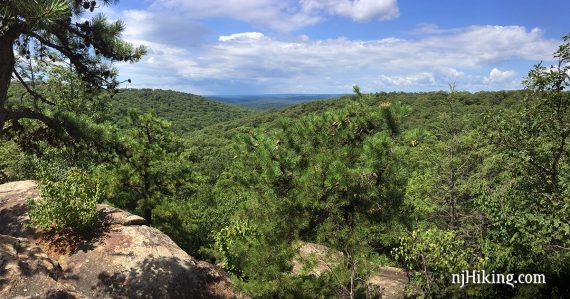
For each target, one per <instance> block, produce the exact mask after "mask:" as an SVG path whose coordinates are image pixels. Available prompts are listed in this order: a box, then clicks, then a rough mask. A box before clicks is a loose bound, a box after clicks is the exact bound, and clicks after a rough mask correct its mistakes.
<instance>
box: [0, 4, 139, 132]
mask: <svg viewBox="0 0 570 299" xmlns="http://www.w3.org/2000/svg"><path fill="white" fill-rule="evenodd" d="M112 2H116V1H110V0H99V1H84V0H34V1H20V0H3V1H1V2H0V136H4V135H6V134H7V133H9V132H10V131H15V130H16V131H17V130H21V128H22V126H21V125H20V122H21V120H22V119H33V120H35V121H39V122H40V123H42V124H43V125H45V126H47V127H49V128H51V129H53V130H61V129H66V128H65V122H64V121H62V120H61V119H59V118H58V117H57V116H54V115H50V113H48V112H47V111H46V110H49V109H50V107H53V106H54V105H55V103H54V102H53V100H52V99H51V98H50V97H49V96H48V95H44V94H42V93H41V92H40V91H39V90H37V87H38V86H39V85H41V84H42V83H43V82H41V80H38V78H37V77H38V76H40V75H41V72H42V70H38V69H37V66H38V65H39V64H42V63H44V64H45V63H47V64H56V63H57V64H60V65H61V64H63V65H67V66H68V67H69V68H70V69H72V70H74V71H75V72H77V73H78V74H79V75H80V78H81V80H82V81H84V82H85V83H86V84H87V86H85V88H87V89H91V90H98V89H100V88H103V89H108V90H114V89H115V88H116V87H117V86H118V84H119V82H118V80H117V78H116V76H117V73H116V71H115V69H114V68H113V67H112V65H111V63H112V62H114V61H131V62H134V61H137V60H138V59H140V58H141V56H142V55H144V53H145V48H144V47H138V48H137V47H134V46H132V45H131V44H129V43H126V42H124V41H123V40H121V38H120V34H121V32H122V31H123V30H124V24H123V23H122V22H121V21H115V22H110V21H109V20H108V19H107V18H106V17H105V16H104V15H103V14H92V13H93V12H95V11H96V10H97V9H99V8H100V7H101V6H102V5H109V4H111V3H112ZM85 18H87V20H85ZM12 79H16V80H18V82H19V83H20V84H22V85H23V86H24V88H25V90H26V91H27V93H28V94H29V99H28V101H27V102H24V103H21V102H18V103H14V102H11V103H10V102H9V101H8V89H9V87H10V85H11V83H12ZM84 100H88V99H84ZM67 133H68V134H70V135H72V134H73V133H74V132H73V131H72V130H67Z"/></svg>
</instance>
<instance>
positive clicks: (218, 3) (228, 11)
mask: <svg viewBox="0 0 570 299" xmlns="http://www.w3.org/2000/svg"><path fill="white" fill-rule="evenodd" d="M151 10H153V11H165V10H166V11H170V12H173V13H176V14H182V15H184V17H186V18H189V19H195V20H196V19H206V18H230V19H234V20H239V21H244V22H249V23H254V24H258V25H262V26H267V27H270V28H273V29H276V30H279V31H292V30H296V29H299V28H302V27H305V26H308V25H313V24H316V23H318V22H321V21H323V20H325V19H326V18H327V17H328V16H332V15H338V16H343V17H349V18H352V19H353V20H356V21H360V22H362V21H369V20H373V19H376V20H381V21H384V20H390V19H393V18H397V17H398V16H399V11H398V3H397V1H396V0H285V1H284V0H208V1H202V0H155V1H154V2H153V4H152V5H151Z"/></svg>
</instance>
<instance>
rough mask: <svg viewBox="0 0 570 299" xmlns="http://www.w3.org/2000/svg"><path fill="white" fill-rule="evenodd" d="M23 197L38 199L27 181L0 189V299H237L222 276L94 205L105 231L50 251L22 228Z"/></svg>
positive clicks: (125, 216)
mask: <svg viewBox="0 0 570 299" xmlns="http://www.w3.org/2000/svg"><path fill="white" fill-rule="evenodd" d="M30 197H38V192H37V189H36V184H35V182H33V181H23V182H14V183H8V184H3V185H0V224H1V227H0V298H22V297H23V298H243V297H244V296H243V295H241V294H239V293H238V292H236V291H235V290H233V288H232V287H231V284H230V282H229V278H228V276H227V274H226V273H225V272H224V271H223V270H222V269H220V268H219V267H217V266H214V265H212V264H210V263H207V262H203V261H198V260H196V259H194V258H192V257H191V256H189V255H188V254H186V252H184V251H183V250H182V249H180V248H179V247H178V246H177V245H176V244H175V243H174V242H173V241H172V240H171V239H170V238H169V237H168V236H166V235H165V234H163V233H162V232H160V231H159V230H157V229H155V228H152V227H149V226H147V225H144V224H145V223H146V222H145V221H144V219H143V218H141V217H138V216H136V215H132V214H130V213H127V212H125V211H122V210H119V209H116V208H113V207H111V206H108V205H98V207H97V208H98V213H99V216H100V218H101V219H102V220H103V221H102V222H103V224H104V225H103V227H102V228H101V229H99V230H97V231H96V232H95V233H93V235H92V236H90V238H89V240H82V242H74V244H75V243H76V246H74V247H72V248H71V249H70V250H68V251H65V252H64V253H61V252H58V251H55V250H53V249H54V248H53V247H50V246H48V245H49V244H48V243H49V242H47V241H46V240H45V238H42V237H41V236H43V235H42V234H41V232H37V231H35V230H34V229H32V228H30V227H29V226H27V225H26V224H29V223H30V219H29V217H28V216H27V215H26V200H27V199H28V198H30ZM63 237H65V236H63ZM59 238H62V236H59ZM51 246H53V244H52V245H51ZM68 249H69V248H68Z"/></svg>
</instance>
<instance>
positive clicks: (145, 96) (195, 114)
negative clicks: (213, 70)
mask: <svg viewBox="0 0 570 299" xmlns="http://www.w3.org/2000/svg"><path fill="white" fill-rule="evenodd" d="M129 110H135V111H139V112H143V113H144V112H150V111H153V112H154V114H156V115H157V116H159V117H161V118H164V119H167V120H169V121H171V122H172V128H173V130H174V131H175V132H176V133H187V132H190V131H194V130H197V129H201V128H204V127H207V126H210V125H213V124H217V123H221V122H226V121H231V120H235V119H238V118H242V117H245V116H249V115H253V114H256V113H258V112H257V111H256V110H253V109H248V108H245V107H240V106H237V105H230V104H225V103H221V102H217V101H213V100H209V99H206V98H203V97H201V96H197V95H193V94H189V93H184V92H177V91H172V90H161V89H123V90H120V91H119V92H118V93H117V94H116V95H115V97H114V99H113V105H112V108H111V114H112V115H113V117H114V118H115V119H116V120H120V119H124V116H126V115H127V113H128V111H129Z"/></svg>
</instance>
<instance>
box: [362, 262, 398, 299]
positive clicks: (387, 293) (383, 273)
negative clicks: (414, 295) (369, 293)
mask: <svg viewBox="0 0 570 299" xmlns="http://www.w3.org/2000/svg"><path fill="white" fill-rule="evenodd" d="M368 283H370V284H371V285H373V286H376V287H378V288H379V291H380V293H381V294H382V298H386V299H400V298H404V292H405V288H406V283H408V275H407V273H406V271H404V270H403V269H400V268H395V267H381V268H380V269H379V271H378V274H376V275H374V276H372V277H370V279H369V280H368Z"/></svg>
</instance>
